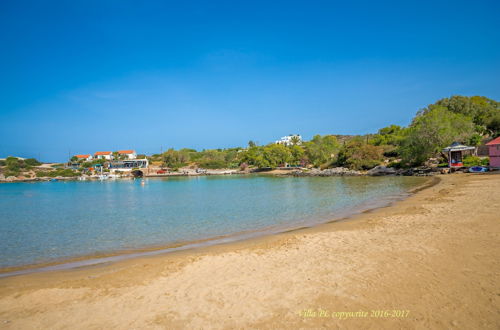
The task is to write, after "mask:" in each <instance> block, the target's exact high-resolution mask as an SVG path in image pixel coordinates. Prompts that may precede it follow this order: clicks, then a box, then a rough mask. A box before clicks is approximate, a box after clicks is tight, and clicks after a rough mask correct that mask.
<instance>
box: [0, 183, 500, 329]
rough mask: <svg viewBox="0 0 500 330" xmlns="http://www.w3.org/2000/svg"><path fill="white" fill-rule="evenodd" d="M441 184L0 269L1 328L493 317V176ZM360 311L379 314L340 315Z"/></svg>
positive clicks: (419, 322) (465, 323) (474, 322)
mask: <svg viewBox="0 0 500 330" xmlns="http://www.w3.org/2000/svg"><path fill="white" fill-rule="evenodd" d="M435 183H436V184H435V185H432V186H430V187H427V188H426V189H420V190H419V189H417V191H416V193H415V194H413V195H411V196H410V197H408V198H406V199H405V200H402V201H398V202H396V203H393V204H392V205H390V206H388V207H381V208H377V209H375V210H372V211H369V212H365V213H362V214H359V215H355V216H354V217H352V218H350V220H349V221H335V222H333V223H325V224H321V225H317V226H314V227H310V228H304V229H299V230H293V231H288V232H283V233H279V234H275V235H268V236H263V237H257V238H252V239H249V240H244V241H238V242H231V243H228V244H220V245H213V246H209V247H202V248H194V249H190V250H187V251H177V252H173V253H169V254H161V255H155V256H147V257H138V258H134V259H129V260H122V261H118V262H115V263H112V264H101V265H94V266H89V267H84V268H79V269H71V270H63V271H56V272H45V273H34V274H28V275H20V276H16V277H9V278H3V279H0V323H1V324H2V326H4V327H5V328H7V329H9V328H12V329H14V328H16V329H17V328H31V327H35V326H39V327H48V328H57V329H64V328H73V329H74V328H133V327H136V328H151V329H162V328H172V329H177V328H241V327H253V328H283V327H292V328H300V327H302V328H311V327H313V328H337V327H341V328H353V329H354V328H360V327H361V328H369V327H375V328H380V327H398V328H415V327H417V328H418V327H420V328H449V327H459V328H492V329H493V328H498V326H499V325H500V318H499V315H498V310H500V296H499V295H498V294H497V292H498V289H499V285H498V283H499V282H500V281H499V271H500V268H499V261H498V260H500V246H499V244H498V242H499V239H498V233H499V232H500V225H499V221H498V219H497V214H496V212H497V208H498V207H495V206H494V205H499V204H500V194H499V188H498V187H500V175H492V174H487V175H468V174H458V175H450V176H440V179H439V182H435ZM321 311H323V312H321ZM359 311H362V312H365V311H366V312H368V313H369V315H371V313H372V312H373V311H375V312H376V311H382V313H381V315H382V316H378V317H376V316H361V315H362V314H357V316H354V315H356V314H345V315H346V317H345V319H340V318H339V317H338V316H339V315H340V314H335V313H336V312H346V313H348V312H351V313H354V312H359ZM387 311H409V312H408V314H407V315H406V316H401V315H400V313H399V312H398V314H397V315H400V316H393V315H392V314H391V316H384V315H386V314H387V313H386V312H387ZM405 313H406V312H405ZM405 313H403V314H402V315H404V314H405ZM379 314H380V313H379ZM111 315H112V316H111ZM326 315H328V316H326ZM343 315H344V314H343ZM349 315H350V316H349Z"/></svg>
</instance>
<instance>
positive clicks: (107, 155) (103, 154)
mask: <svg viewBox="0 0 500 330" xmlns="http://www.w3.org/2000/svg"><path fill="white" fill-rule="evenodd" d="M94 158H95V159H106V160H111V159H113V153H112V152H111V151H98V152H96V153H95V154H94Z"/></svg>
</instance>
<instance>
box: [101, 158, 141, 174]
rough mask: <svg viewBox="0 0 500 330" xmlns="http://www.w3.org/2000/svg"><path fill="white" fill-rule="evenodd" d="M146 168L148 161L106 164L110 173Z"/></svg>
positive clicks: (113, 161) (116, 161) (133, 160)
mask: <svg viewBox="0 0 500 330" xmlns="http://www.w3.org/2000/svg"><path fill="white" fill-rule="evenodd" d="M148 166H149V161H148V160H147V159H125V160H112V161H110V162H109V163H108V169H109V170H110V171H111V172H115V171H120V172H124V171H125V172H126V171H132V170H134V169H146V168H148Z"/></svg>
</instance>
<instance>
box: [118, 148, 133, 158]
mask: <svg viewBox="0 0 500 330" xmlns="http://www.w3.org/2000/svg"><path fill="white" fill-rule="evenodd" d="M118 155H119V156H120V158H122V156H123V157H124V158H125V157H126V158H128V159H136V158H137V153H136V152H135V150H118Z"/></svg>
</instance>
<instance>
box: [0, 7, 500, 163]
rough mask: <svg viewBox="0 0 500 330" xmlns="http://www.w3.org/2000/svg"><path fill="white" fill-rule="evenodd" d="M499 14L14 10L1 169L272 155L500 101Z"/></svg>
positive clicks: (3, 67)
mask: <svg viewBox="0 0 500 330" xmlns="http://www.w3.org/2000/svg"><path fill="white" fill-rule="evenodd" d="M499 17H500V2H499V1H481V0H478V1H470V0H467V1H459V0H453V1H438V0H434V1H401V0H398V1H289V0H288V1H234V0H233V1H175V2H174V1H124V0H116V1H106V0H104V1H102V0H100V1H88V0H85V1H83V0H82V1H77V0H75V1H22V0H2V1H0V157H4V156H7V155H18V156H31V157H37V158H38V157H40V158H41V159H42V160H43V161H64V160H65V159H66V158H67V155H68V152H69V151H71V153H72V154H76V153H93V152H95V151H101V150H102V151H106V150H117V149H130V148H133V149H136V150H137V151H138V152H140V153H156V152H159V151H160V148H161V147H163V149H164V150H165V149H166V148H168V147H175V148H179V147H192V148H196V149H203V148H216V147H233V146H244V145H246V144H247V142H248V140H255V141H258V142H259V143H261V144H264V143H267V142H270V141H274V140H275V139H277V138H279V137H280V136H283V135H287V134H290V133H300V134H302V135H303V136H304V137H305V138H307V139H309V138H311V137H312V136H313V135H314V134H318V133H319V134H364V133H370V132H376V131H377V129H378V128H380V127H383V126H386V125H389V124H392V123H394V124H399V125H407V124H408V123H409V121H410V120H411V118H412V117H413V115H414V114H415V112H416V111H417V110H418V109H420V108H422V107H424V106H426V105H427V104H429V103H433V102H434V101H436V100H437V99H439V98H442V97H447V96H450V95H453V94H462V95H484V96H487V97H490V98H493V99H496V100H499V99H500V37H499V36H500V19H499Z"/></svg>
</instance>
